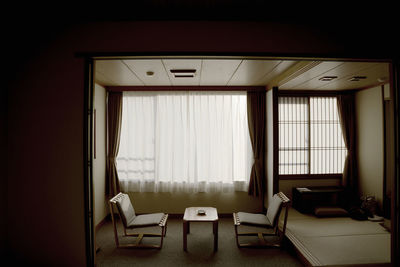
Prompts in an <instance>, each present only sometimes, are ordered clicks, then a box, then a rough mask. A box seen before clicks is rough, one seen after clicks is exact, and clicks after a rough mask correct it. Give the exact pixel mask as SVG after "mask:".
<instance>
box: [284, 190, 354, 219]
mask: <svg viewBox="0 0 400 267" xmlns="http://www.w3.org/2000/svg"><path fill="white" fill-rule="evenodd" d="M344 192H345V191H344V188H343V187H339V186H318V187H315V186H312V187H293V192H292V194H293V207H294V208H295V209H297V210H298V211H300V212H301V213H314V210H315V208H316V207H321V206H323V207H341V208H343V207H344V206H345V204H346V203H345V194H344Z"/></svg>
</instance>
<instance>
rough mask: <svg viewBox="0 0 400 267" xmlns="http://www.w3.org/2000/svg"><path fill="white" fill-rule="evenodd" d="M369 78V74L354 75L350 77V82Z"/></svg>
mask: <svg viewBox="0 0 400 267" xmlns="http://www.w3.org/2000/svg"><path fill="white" fill-rule="evenodd" d="M364 79H367V76H353V77H351V78H350V79H349V81H350V82H358V81H360V80H364Z"/></svg>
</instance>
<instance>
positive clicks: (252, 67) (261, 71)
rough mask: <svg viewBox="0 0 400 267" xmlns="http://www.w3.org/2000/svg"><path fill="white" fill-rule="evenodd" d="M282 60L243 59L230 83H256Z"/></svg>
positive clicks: (234, 84) (235, 84)
mask: <svg viewBox="0 0 400 267" xmlns="http://www.w3.org/2000/svg"><path fill="white" fill-rule="evenodd" d="M280 62H281V61H280V60H243V61H242V63H241V64H240V66H239V68H238V69H237V71H236V72H235V74H234V75H233V77H232V79H231V80H230V81H229V83H228V85H232V86H237V85H244V86H246V85H247V86H249V85H255V83H256V82H257V81H258V80H260V79H261V78H263V77H264V76H265V75H267V74H268V73H269V72H271V71H272V70H273V69H274V68H275V66H276V65H278V64H279V63H280Z"/></svg>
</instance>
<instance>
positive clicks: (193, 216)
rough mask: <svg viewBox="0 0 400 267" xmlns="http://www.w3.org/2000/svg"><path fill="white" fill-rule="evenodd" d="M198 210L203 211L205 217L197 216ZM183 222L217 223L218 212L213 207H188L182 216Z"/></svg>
mask: <svg viewBox="0 0 400 267" xmlns="http://www.w3.org/2000/svg"><path fill="white" fill-rule="evenodd" d="M198 210H204V211H205V213H206V214H205V215H199V214H198V213H197V211H198ZM183 220H184V221H191V222H193V221H197V222H213V221H218V212H217V209H216V208H213V207H189V208H186V209H185V214H184V215H183Z"/></svg>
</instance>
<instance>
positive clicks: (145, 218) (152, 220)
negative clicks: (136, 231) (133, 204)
mask: <svg viewBox="0 0 400 267" xmlns="http://www.w3.org/2000/svg"><path fill="white" fill-rule="evenodd" d="M163 216H164V213H150V214H144V215H136V217H135V219H134V220H133V221H132V222H131V223H130V224H129V225H128V227H132V228H134V227H144V226H156V225H159V223H160V221H161V219H162V217H163Z"/></svg>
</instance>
